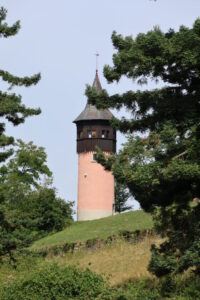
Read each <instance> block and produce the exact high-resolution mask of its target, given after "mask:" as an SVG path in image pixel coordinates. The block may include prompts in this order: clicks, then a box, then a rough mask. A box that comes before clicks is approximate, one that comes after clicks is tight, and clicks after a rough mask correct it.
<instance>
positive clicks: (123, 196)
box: [115, 182, 132, 213]
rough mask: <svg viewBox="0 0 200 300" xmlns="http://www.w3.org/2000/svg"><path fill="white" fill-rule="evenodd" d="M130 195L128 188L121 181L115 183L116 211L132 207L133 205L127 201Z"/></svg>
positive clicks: (120, 211) (119, 211)
mask: <svg viewBox="0 0 200 300" xmlns="http://www.w3.org/2000/svg"><path fill="white" fill-rule="evenodd" d="M129 197H130V193H129V191H128V189H127V188H126V187H125V186H124V185H122V184H119V183H117V182H116V183H115V212H118V213H122V212H124V211H126V210H130V209H131V208H132V206H131V205H127V201H128V199H129Z"/></svg>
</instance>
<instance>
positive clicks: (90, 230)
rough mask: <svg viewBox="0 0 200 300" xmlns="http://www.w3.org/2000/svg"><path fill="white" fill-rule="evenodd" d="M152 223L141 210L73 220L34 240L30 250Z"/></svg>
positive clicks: (105, 235)
mask: <svg viewBox="0 0 200 300" xmlns="http://www.w3.org/2000/svg"><path fill="white" fill-rule="evenodd" d="M152 225H153V222H152V218H151V215H150V214H146V213H144V212H143V211H142V210H138V211H132V212H128V213H123V214H120V215H116V216H112V217H107V218H103V219H99V220H94V221H84V222H75V223H74V224H72V225H71V226H70V227H67V228H66V229H64V230H63V231H60V232H58V233H55V234H52V235H49V236H47V237H45V238H43V239H41V240H39V241H36V242H35V243H34V244H33V245H32V246H31V250H38V249H41V248H48V247H52V246H57V245H62V244H65V243H71V242H79V241H80V242H81V241H86V240H89V239H94V238H99V239H106V238H107V237H109V236H111V235H114V234H118V233H119V232H120V231H122V230H127V231H135V230H143V229H148V228H151V227H152Z"/></svg>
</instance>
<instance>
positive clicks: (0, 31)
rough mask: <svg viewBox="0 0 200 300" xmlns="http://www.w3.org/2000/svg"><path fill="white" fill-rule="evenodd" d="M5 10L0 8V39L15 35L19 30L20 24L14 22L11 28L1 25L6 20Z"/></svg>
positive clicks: (4, 24) (5, 24)
mask: <svg viewBox="0 0 200 300" xmlns="http://www.w3.org/2000/svg"><path fill="white" fill-rule="evenodd" d="M6 16H7V10H6V9H5V8H3V7H1V8H0V38H1V37H4V38H7V37H9V36H13V35H16V34H17V33H18V31H19V29H20V22H19V21H17V22H15V23H14V24H13V25H12V26H8V24H7V23H6V22H5V23H2V21H4V20H5V19H6Z"/></svg>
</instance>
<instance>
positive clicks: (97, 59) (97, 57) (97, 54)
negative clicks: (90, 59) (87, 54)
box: [95, 52, 99, 72]
mask: <svg viewBox="0 0 200 300" xmlns="http://www.w3.org/2000/svg"><path fill="white" fill-rule="evenodd" d="M95 55H96V72H98V62H99V53H98V52H96V54H95Z"/></svg>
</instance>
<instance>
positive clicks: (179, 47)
mask: <svg viewBox="0 0 200 300" xmlns="http://www.w3.org/2000/svg"><path fill="white" fill-rule="evenodd" d="M112 42H113V46H114V48H115V50H116V52H115V53H114V54H113V66H112V67H111V66H107V65H106V66H105V67H104V76H105V77H106V79H107V81H108V82H109V83H112V82H114V81H116V82H119V81H120V79H121V78H122V77H123V76H126V77H127V78H129V79H131V80H134V81H136V82H137V83H138V84H140V85H145V84H147V83H148V82H150V81H154V82H155V83H158V82H160V85H159V87H158V88H155V89H146V90H137V91H133V90H131V91H127V92H125V93H123V94H121V95H120V94H115V95H111V96H109V95H108V93H107V91H106V90H103V91H102V92H97V91H95V90H93V89H92V88H91V87H89V86H88V87H87V89H86V94H87V96H88V98H89V102H90V103H92V104H95V105H96V106H97V107H98V108H116V109H121V108H122V107H125V108H126V109H128V111H129V112H130V113H131V116H132V117H131V118H130V119H127V118H122V119H120V120H119V119H116V118H114V119H113V121H112V123H113V126H114V127H115V128H116V129H118V130H120V131H121V132H123V133H128V134H129V139H128V141H127V143H126V144H125V146H124V148H123V149H122V150H121V151H120V152H119V153H118V154H117V155H116V156H114V155H113V156H111V157H110V158H109V159H106V158H105V157H104V156H103V155H102V153H99V155H98V156H97V158H98V160H99V162H101V163H102V164H103V165H104V166H105V167H106V168H107V169H112V171H113V173H114V176H115V178H116V179H117V180H118V181H119V182H120V183H123V184H126V186H127V187H128V188H129V190H130V191H131V193H132V195H133V196H134V197H135V199H136V200H138V201H139V203H140V205H141V207H142V208H143V209H144V210H146V211H149V212H154V214H155V220H156V226H157V229H158V230H159V232H161V233H162V234H163V235H164V236H166V237H167V239H166V241H165V242H164V243H163V244H162V245H161V246H160V247H156V246H153V247H152V260H151V262H150V266H149V268H150V270H151V271H152V272H153V273H155V274H156V275H158V276H162V275H165V274H168V273H176V272H183V271H184V270H186V269H188V268H189V267H195V268H196V270H199V262H198V260H197V257H199V255H200V251H199V250H198V249H200V240H199V230H200V221H199V219H200V218H199V217H200V205H199V202H198V201H197V202H198V203H197V204H195V205H193V204H192V200H193V199H194V198H195V199H199V198H200V114H199V112H200V47H199V45H200V19H197V20H196V21H195V23H194V25H193V27H192V28H187V27H185V26H181V27H180V28H179V30H178V31H175V30H173V29H170V30H169V31H168V32H166V33H164V32H162V31H161V30H160V28H159V27H155V28H154V29H153V30H151V31H149V32H147V33H146V34H143V33H140V34H138V35H137V37H136V38H134V39H133V38H132V37H130V36H128V37H123V36H122V35H119V34H117V33H116V32H113V34H112Z"/></svg>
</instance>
